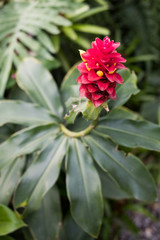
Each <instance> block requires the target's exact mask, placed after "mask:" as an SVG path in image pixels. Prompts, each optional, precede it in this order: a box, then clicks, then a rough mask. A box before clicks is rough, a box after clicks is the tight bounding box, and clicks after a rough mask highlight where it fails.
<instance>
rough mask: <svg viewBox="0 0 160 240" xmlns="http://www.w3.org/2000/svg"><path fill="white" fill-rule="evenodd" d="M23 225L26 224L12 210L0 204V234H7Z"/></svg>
mask: <svg viewBox="0 0 160 240" xmlns="http://www.w3.org/2000/svg"><path fill="white" fill-rule="evenodd" d="M25 226H26V224H25V223H24V222H23V221H22V220H21V219H19V218H18V217H17V216H16V214H15V213H14V212H12V210H10V209H9V208H8V207H6V206H4V205H0V236H4V235H7V234H8V233H11V232H14V231H15V230H17V229H19V228H22V227H25Z"/></svg>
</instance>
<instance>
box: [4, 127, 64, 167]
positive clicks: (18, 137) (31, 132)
mask: <svg viewBox="0 0 160 240" xmlns="http://www.w3.org/2000/svg"><path fill="white" fill-rule="evenodd" d="M58 131H59V128H58V127H57V126H54V125H52V124H49V125H44V126H36V127H29V128H26V129H24V130H21V131H19V132H17V133H15V134H13V135H12V136H11V137H10V138H8V139H7V140H6V141H5V142H3V143H2V144H1V145H0V152H1V154H0V169H1V168H3V167H5V166H7V165H8V164H11V163H12V162H13V161H14V159H15V158H17V157H19V156H21V155H24V154H29V153H32V152H34V151H38V150H40V149H41V148H42V147H44V146H45V145H46V143H47V142H48V141H50V140H51V139H53V138H54V137H55V135H56V134H57V132H58ZM8 149H9V151H8Z"/></svg>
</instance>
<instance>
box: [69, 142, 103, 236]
mask: <svg viewBox="0 0 160 240" xmlns="http://www.w3.org/2000/svg"><path fill="white" fill-rule="evenodd" d="M66 171H67V180H66V181H67V194H68V198H69V201H70V206H71V213H72V216H73V218H74V219H75V221H76V222H77V223H78V224H79V225H80V226H81V227H82V229H83V230H84V231H86V232H87V233H89V234H90V235H91V236H93V237H96V236H98V233H99V230H100V226H101V223H102V214H103V202H102V195H101V186H100V180H99V176H98V174H97V171H96V169H95V167H94V165H93V161H92V158H91V157H90V155H89V153H88V152H87V149H86V148H85V146H84V145H83V144H82V142H81V141H80V140H78V139H72V140H70V148H69V153H68V157H67V163H66Z"/></svg>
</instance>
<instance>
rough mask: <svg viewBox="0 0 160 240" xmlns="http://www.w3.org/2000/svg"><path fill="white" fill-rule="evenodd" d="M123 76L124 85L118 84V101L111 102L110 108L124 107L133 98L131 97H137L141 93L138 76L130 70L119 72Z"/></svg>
mask: <svg viewBox="0 0 160 240" xmlns="http://www.w3.org/2000/svg"><path fill="white" fill-rule="evenodd" d="M118 72H119V74H120V75H121V76H122V78H123V80H124V82H123V83H122V84H118V85H117V87H116V94H117V100H116V101H113V100H109V101H108V102H109V106H111V107H117V106H122V105H123V104H124V103H126V102H127V100H128V99H129V98H130V97H131V95H132V94H133V95H135V94H137V93H138V92H139V89H138V87H137V76H136V75H135V73H134V72H130V71H129V70H126V69H122V70H119V71H118Z"/></svg>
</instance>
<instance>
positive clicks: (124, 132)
mask: <svg viewBox="0 0 160 240" xmlns="http://www.w3.org/2000/svg"><path fill="white" fill-rule="evenodd" d="M96 130H97V131H98V132H99V133H101V134H104V135H106V136H110V137H111V138H112V139H113V140H114V141H115V142H116V143H118V144H120V145H123V146H126V147H142V148H145V149H150V150H154V151H160V127H159V126H158V125H156V124H153V123H151V122H147V121H143V120H142V121H135V120H127V119H121V120H119V119H106V120H102V121H100V122H99V125H98V127H97V128H96Z"/></svg>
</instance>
